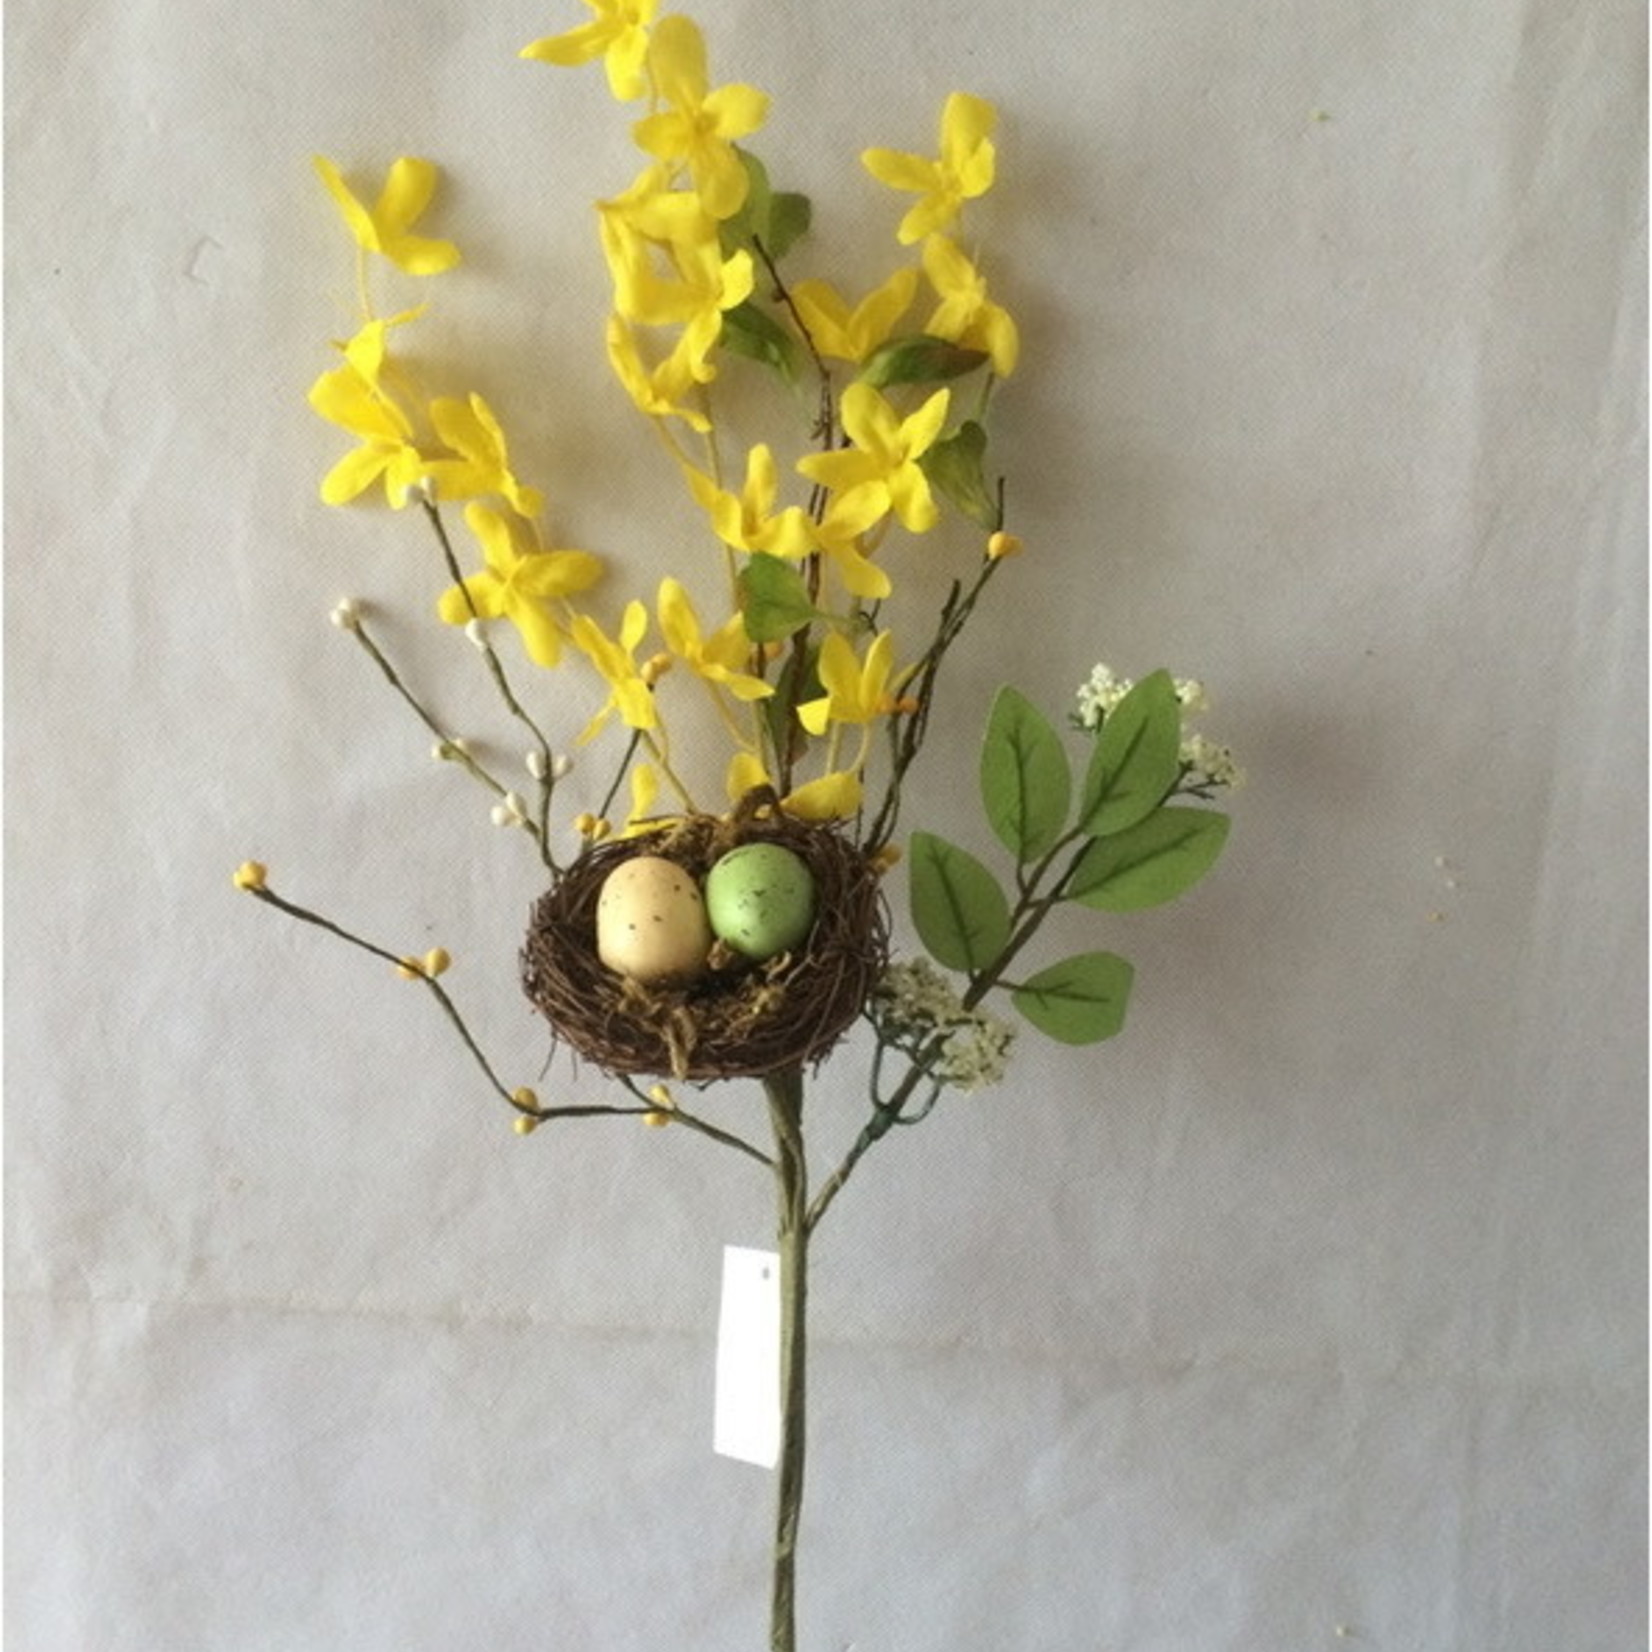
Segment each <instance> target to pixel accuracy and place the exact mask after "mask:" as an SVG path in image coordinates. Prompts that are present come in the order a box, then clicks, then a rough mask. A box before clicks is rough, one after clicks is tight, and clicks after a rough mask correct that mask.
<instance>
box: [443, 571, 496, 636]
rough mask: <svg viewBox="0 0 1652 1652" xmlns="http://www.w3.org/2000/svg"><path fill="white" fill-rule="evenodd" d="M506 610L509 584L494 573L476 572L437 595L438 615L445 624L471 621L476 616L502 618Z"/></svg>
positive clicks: (480, 617) (463, 623)
mask: <svg viewBox="0 0 1652 1652" xmlns="http://www.w3.org/2000/svg"><path fill="white" fill-rule="evenodd" d="M504 611H505V587H504V585H503V584H502V583H501V582H500V581H499V580H498V579H496V578H495V577H494V576H493V575H492V574H488V573H482V574H472V575H471V576H470V578H469V579H467V580H466V581H465V582H464V584H463V585H450V586H448V588H447V589H446V590H445V591H443V592H442V594H441V595H440V596H439V597H438V598H437V599H436V617H437V618H438V619H439V620H441V622H442V623H443V624H444V625H469V624H470V622H471V621H472V620H473V619H498V617H499V616H500V615H501V614H502V613H504Z"/></svg>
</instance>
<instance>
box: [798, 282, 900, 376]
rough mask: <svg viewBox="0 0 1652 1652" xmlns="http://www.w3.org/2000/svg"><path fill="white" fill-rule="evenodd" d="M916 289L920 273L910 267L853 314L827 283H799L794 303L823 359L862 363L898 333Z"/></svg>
mask: <svg viewBox="0 0 1652 1652" xmlns="http://www.w3.org/2000/svg"><path fill="white" fill-rule="evenodd" d="M917 286H918V272H917V271H916V270H915V269H912V268H910V267H908V268H906V269H899V270H896V271H895V273H894V274H893V275H892V276H890V278H889V279H888V280H887V281H885V282H884V284H883V285H882V286H881V287H878V288H876V289H874V290H873V291H872V292H870V293H868V294H867V295H866V297H865V298H863V299H862V300H861V301H860V303H858V304H857V305H856V306H855V307H854V309H852V310H851V309H850V308H849V305H848V303H847V302H846V301H845V300H844V299H843V297H842V296H841V295H840V294H839V293H838V292H837V290H836V289H835V288H834V287H832V286H831V285H830V284H829V283H827V282H825V281H799V282H798V284H797V285H796V286H795V287H793V288H792V300H793V302H794V303H795V304H796V305H797V312H798V314H799V315H800V316H802V318H803V325H804V326H805V327H806V328H808V330H809V337H810V338H812V339H813V340H814V343H815V348H816V349H817V350H819V351H820V353H821V354H822V355H823V356H833V357H835V358H836V359H837V360H839V361H853V362H862V361H865V360H866V358H867V357H868V356H869V355H871V353H872V352H873V351H874V350H875V349H877V347H878V346H879V345H880V344H882V343H883V341H884V340H885V339H887V338H888V337H889V335H890V334H891V333H892V332H893V331H894V330H895V323H896V322H897V321H899V320H900V318H901V317H902V316H903V315H905V314H906V312H907V309H908V307H909V306H910V305H911V303H912V295H913V293H914V292H916V290H917Z"/></svg>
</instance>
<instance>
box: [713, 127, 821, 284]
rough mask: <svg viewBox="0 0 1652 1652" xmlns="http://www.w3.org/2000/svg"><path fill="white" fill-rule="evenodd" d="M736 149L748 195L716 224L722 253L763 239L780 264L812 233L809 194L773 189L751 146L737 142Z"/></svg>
mask: <svg viewBox="0 0 1652 1652" xmlns="http://www.w3.org/2000/svg"><path fill="white" fill-rule="evenodd" d="M734 152H735V154H736V155H738V156H739V157H740V164H741V166H743V167H744V168H745V169H746V198H745V200H744V201H742V202H741V203H740V210H739V211H738V212H737V213H735V215H734V216H733V217H732V218H725V219H724V220H723V222H722V223H721V224H719V225H718V226H717V233H718V238H719V240H720V241H721V243H722V248H723V256H724V257H725V258H726V257H728V256H729V255H730V254H731V253H735V252H738V251H739V250H740V248H742V247H748V248H749V247H751V246H752V243H753V242H754V241H761V242H762V243H763V250H764V251H765V252H766V253H768V255H769V257H770V258H772V259H774V261H775V262H776V263H778V262H779V261H780V260H781V259H782V258H784V257H785V255H786V253H787V252H788V251H789V250H790V249H791V248H792V247H793V246H794V245H796V243H797V242H798V241H799V240H800V239H801V238H802V237H803V236H804V235H806V234H808V232H809V223H810V220H811V218H812V217H813V208H812V207H811V206H810V204H809V197H808V196H807V195H799V194H798V193H797V192H796V191H795V190H786V189H775V188H773V187H772V185H771V184H770V183H769V171H768V168H767V167H766V166H764V165H763V163H762V162H761V161H760V160H758V158H757V157H756V156H755V155H754V154H752V152H751V151H750V150H749V149H742V148H741V147H740V146H739V145H738V144H735V145H734Z"/></svg>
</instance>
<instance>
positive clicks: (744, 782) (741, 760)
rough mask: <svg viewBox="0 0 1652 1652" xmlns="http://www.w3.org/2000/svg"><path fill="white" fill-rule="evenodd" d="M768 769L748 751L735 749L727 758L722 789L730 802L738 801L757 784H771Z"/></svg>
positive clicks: (753, 789)
mask: <svg viewBox="0 0 1652 1652" xmlns="http://www.w3.org/2000/svg"><path fill="white" fill-rule="evenodd" d="M772 784H773V782H772V781H771V780H770V779H769V775H768V770H767V769H765V768H764V767H763V764H762V762H761V761H760V760H759V759H758V758H757V757H756V756H755V755H754V754H753V753H751V752H749V751H737V752H736V753H735V754H734V756H733V757H731V758H730V759H729V766H728V775H727V778H726V780H725V782H724V789H725V790H726V791H727V793H728V800H729V802H730V803H738V802H739V801H740V799H741V798H743V797H744V796H745V795H746V793H747V792H749V791H755V790H756V788H757V787H759V786H768V785H772Z"/></svg>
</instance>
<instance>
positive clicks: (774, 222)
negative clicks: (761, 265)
mask: <svg viewBox="0 0 1652 1652" xmlns="http://www.w3.org/2000/svg"><path fill="white" fill-rule="evenodd" d="M813 222H814V207H813V206H812V205H811V204H810V201H809V197H808V196H807V195H800V194H798V192H797V191H796V190H795V189H777V190H776V191H775V192H774V194H773V195H771V196H770V197H769V233H768V234H767V235H765V236H764V237H763V246H764V248H765V249H766V250H767V252H768V255H769V257H770V258H772V259H773V260H774V261H775V263H777V264H778V263H779V262H780V260H781V259H782V258H784V257H785V256H786V254H787V253H788V252H790V251H791V250H792V248H793V247H794V246H796V245H797V243H798V242H799V241H801V240H802V239H803V237H804V236H805V235H807V234H808V233H809V226H810V224H811V223H813Z"/></svg>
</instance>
